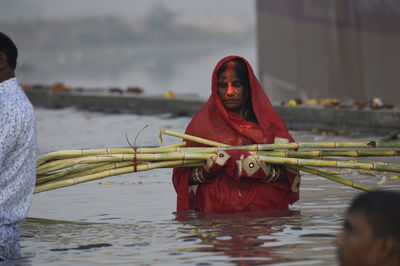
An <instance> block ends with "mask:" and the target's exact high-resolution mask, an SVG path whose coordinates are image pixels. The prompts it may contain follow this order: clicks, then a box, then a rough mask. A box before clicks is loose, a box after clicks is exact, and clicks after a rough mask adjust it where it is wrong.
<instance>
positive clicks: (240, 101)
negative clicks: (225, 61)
mask: <svg viewBox="0 0 400 266" xmlns="http://www.w3.org/2000/svg"><path fill="white" fill-rule="evenodd" d="M218 95H219V98H220V99H221V102H222V104H223V105H224V107H225V109H227V110H229V111H232V112H235V113H237V114H240V112H241V111H242V107H243V105H244V102H245V95H246V90H245V87H244V86H243V84H242V82H241V81H240V79H239V78H238V76H237V74H236V72H235V71H234V69H233V67H228V68H227V69H226V70H225V71H224V72H222V73H221V74H220V75H219V76H218Z"/></svg>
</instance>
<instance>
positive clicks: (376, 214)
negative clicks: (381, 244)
mask: <svg viewBox="0 0 400 266" xmlns="http://www.w3.org/2000/svg"><path fill="white" fill-rule="evenodd" d="M348 212H349V213H359V214H361V215H363V216H364V217H365V218H366V220H367V222H368V223H369V224H370V225H371V226H372V228H373V231H374V234H375V236H376V237H381V236H383V237H386V236H387V237H391V238H393V239H395V240H396V241H397V242H398V243H399V244H400V193H399V192H394V191H372V192H366V193H362V194H360V195H359V196H357V197H356V198H355V199H354V200H353V202H352V204H351V206H350V207H349V209H348Z"/></svg>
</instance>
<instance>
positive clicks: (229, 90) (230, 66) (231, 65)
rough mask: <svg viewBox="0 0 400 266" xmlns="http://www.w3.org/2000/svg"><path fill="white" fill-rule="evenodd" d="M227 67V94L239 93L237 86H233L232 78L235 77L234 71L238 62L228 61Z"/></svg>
mask: <svg viewBox="0 0 400 266" xmlns="http://www.w3.org/2000/svg"><path fill="white" fill-rule="evenodd" d="M226 64H227V68H226V72H227V77H226V78H227V79H228V88H227V90H226V94H230V95H235V96H236V95H237V94H238V93H239V92H238V90H237V89H236V88H234V87H233V86H232V79H233V72H234V69H233V68H234V67H235V66H236V62H235V61H228V62H227V63H226Z"/></svg>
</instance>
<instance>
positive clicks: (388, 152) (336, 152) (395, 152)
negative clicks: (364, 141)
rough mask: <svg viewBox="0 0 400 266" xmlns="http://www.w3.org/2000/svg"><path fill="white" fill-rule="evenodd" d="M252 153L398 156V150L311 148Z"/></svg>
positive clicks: (269, 154)
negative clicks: (310, 149) (306, 149)
mask: <svg viewBox="0 0 400 266" xmlns="http://www.w3.org/2000/svg"><path fill="white" fill-rule="evenodd" d="M254 154H258V155H265V156H274V157H290V158H314V157H324V156H333V157H335V156H338V157H379V156H400V150H398V149H388V150H313V151H257V152H255V153H254Z"/></svg>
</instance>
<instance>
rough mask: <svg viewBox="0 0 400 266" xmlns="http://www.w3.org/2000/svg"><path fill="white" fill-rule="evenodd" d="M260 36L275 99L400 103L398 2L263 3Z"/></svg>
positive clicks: (264, 74) (263, 69)
mask: <svg viewBox="0 0 400 266" xmlns="http://www.w3.org/2000/svg"><path fill="white" fill-rule="evenodd" d="M257 31H258V65H259V71H260V73H259V76H260V79H261V82H262V83H263V85H264V86H265V87H266V88H267V89H268V93H269V95H270V97H271V99H272V101H281V100H288V99H292V98H296V97H298V98H302V99H309V98H326V97H329V98H331V97H334V98H338V99H342V100H346V99H364V100H368V99H371V98H373V97H381V98H383V99H384V100H387V101H391V102H394V103H400V1H399V0H336V1H335V0H257Z"/></svg>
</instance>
